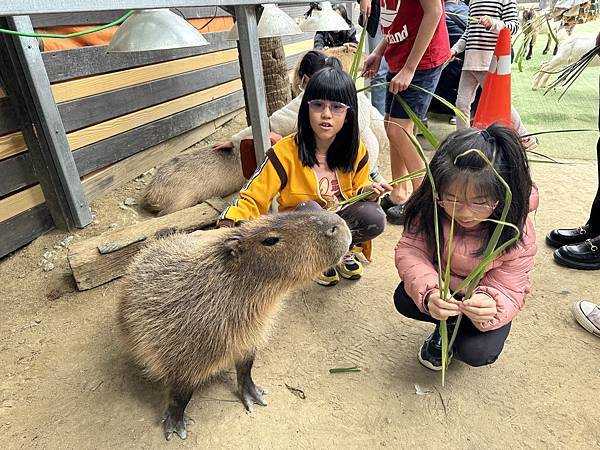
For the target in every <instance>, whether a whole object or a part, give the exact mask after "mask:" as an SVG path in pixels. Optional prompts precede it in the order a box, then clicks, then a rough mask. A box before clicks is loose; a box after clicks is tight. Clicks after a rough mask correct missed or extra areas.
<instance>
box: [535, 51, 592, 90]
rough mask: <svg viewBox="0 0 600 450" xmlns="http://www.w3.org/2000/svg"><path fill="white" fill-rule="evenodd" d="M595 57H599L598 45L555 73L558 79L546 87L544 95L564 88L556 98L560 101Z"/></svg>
mask: <svg viewBox="0 0 600 450" xmlns="http://www.w3.org/2000/svg"><path fill="white" fill-rule="evenodd" d="M596 43H597V44H598V40H596ZM596 57H600V45H596V46H595V47H594V48H592V49H591V50H590V51H588V52H587V53H585V54H584V55H583V56H582V57H581V58H579V59H578V60H577V61H575V62H574V63H572V64H569V65H568V66H565V67H563V68H562V69H561V70H560V71H559V72H556V73H558V74H559V75H558V77H557V78H556V80H554V82H552V84H551V85H550V86H548V88H547V89H546V92H545V93H544V94H547V93H548V92H549V91H551V90H553V89H556V88H557V87H562V86H565V89H564V91H563V92H562V93H561V94H560V96H559V97H558V99H559V100H560V99H561V98H562V97H563V96H564V95H565V94H566V93H567V91H568V90H569V88H570V87H571V86H572V85H573V83H575V81H576V80H577V78H579V75H581V73H582V72H583V71H584V70H585V68H586V67H587V66H589V65H590V63H591V62H592V60H593V59H594V58H596Z"/></svg>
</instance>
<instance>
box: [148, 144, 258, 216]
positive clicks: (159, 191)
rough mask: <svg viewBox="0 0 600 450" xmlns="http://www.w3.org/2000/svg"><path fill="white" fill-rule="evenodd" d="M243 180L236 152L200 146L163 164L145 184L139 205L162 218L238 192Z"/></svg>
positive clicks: (238, 156)
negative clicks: (205, 201) (212, 198)
mask: <svg viewBox="0 0 600 450" xmlns="http://www.w3.org/2000/svg"><path fill="white" fill-rule="evenodd" d="M245 181H246V180H245V179H244V176H243V175H242V166H241V162H240V155H239V152H238V151H237V150H235V149H233V150H229V151H227V150H214V149H213V148H212V147H201V148H197V149H194V150H191V151H190V152H186V153H181V154H179V155H177V156H175V157H174V158H171V159H169V160H168V161H166V162H165V163H164V164H162V165H161V166H160V167H159V168H158V169H157V171H156V174H155V175H154V177H153V178H152V180H150V183H148V186H147V187H146V191H145V192H144V196H143V201H142V204H143V205H144V207H145V208H146V209H148V210H149V211H152V212H156V213H158V215H159V216H164V215H165V214H170V213H173V212H175V211H179V210H181V209H185V208H189V207H190V206H194V205H196V204H198V203H200V202H203V201H204V200H207V199H209V198H211V197H225V196H227V195H229V194H232V193H234V192H236V191H239V190H240V189H241V188H242V186H243V185H244V183H245Z"/></svg>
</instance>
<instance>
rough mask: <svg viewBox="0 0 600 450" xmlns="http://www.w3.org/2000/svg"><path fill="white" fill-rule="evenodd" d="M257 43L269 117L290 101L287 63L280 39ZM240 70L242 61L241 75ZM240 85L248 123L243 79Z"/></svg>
mask: <svg viewBox="0 0 600 450" xmlns="http://www.w3.org/2000/svg"><path fill="white" fill-rule="evenodd" d="M259 43H260V56H261V60H262V67H263V77H264V82H265V99H266V102H267V114H268V115H269V116H271V114H273V112H275V111H277V110H278V109H280V108H282V107H283V106H285V105H287V104H288V103H289V102H290V101H291V100H292V92H291V88H290V81H289V78H288V71H287V61H286V59H285V52H284V50H283V41H282V39H281V38H280V37H272V38H262V39H259ZM238 51H239V42H238ZM242 70H243V67H242V61H241V60H240V73H242ZM242 84H243V88H244V100H245V103H246V120H247V122H248V123H250V115H249V114H248V106H247V104H248V99H247V97H246V86H245V83H244V79H243V77H242Z"/></svg>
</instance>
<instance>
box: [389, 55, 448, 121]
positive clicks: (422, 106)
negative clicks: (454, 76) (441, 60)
mask: <svg viewBox="0 0 600 450" xmlns="http://www.w3.org/2000/svg"><path fill="white" fill-rule="evenodd" d="M443 66H444V65H443V64H440V65H439V66H437V67H433V68H431V69H425V70H417V71H416V72H415V76H414V77H413V79H412V82H411V84H414V85H415V86H419V87H422V88H423V89H426V90H427V91H429V92H435V88H436V87H437V84H438V81H439V80H440V75H441V74H442V69H443ZM395 76H396V74H395V73H392V72H388V74H387V81H391V80H392V78H394V77H395ZM397 95H399V96H400V97H401V98H402V100H404V101H405V102H406V103H408V106H410V108H411V109H412V110H413V111H414V112H415V114H416V115H417V116H418V117H419V118H420V119H424V118H425V114H427V110H428V109H429V104H430V103H431V94H428V93H426V92H423V91H420V90H418V89H413V88H411V87H409V88H408V89H406V90H404V91H402V92H399V93H398V94H397ZM385 112H386V113H389V114H390V117H394V118H396V119H409V117H408V114H406V112H405V111H404V108H402V105H401V104H400V102H398V101H396V97H395V96H394V95H393V94H392V93H391V92H390V91H388V92H387V96H386V98H385Z"/></svg>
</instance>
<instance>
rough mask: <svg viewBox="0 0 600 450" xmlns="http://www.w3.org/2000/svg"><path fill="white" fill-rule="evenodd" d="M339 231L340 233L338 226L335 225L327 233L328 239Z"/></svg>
mask: <svg viewBox="0 0 600 450" xmlns="http://www.w3.org/2000/svg"><path fill="white" fill-rule="evenodd" d="M338 231H339V228H338V226H337V225H334V226H332V227H330V228H329V229H328V230H327V231H326V232H325V235H326V236H327V237H333V236H335V234H336V233H337V232H338Z"/></svg>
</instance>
